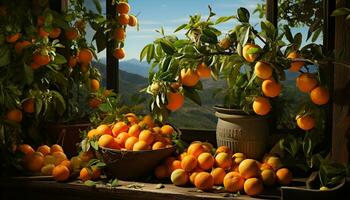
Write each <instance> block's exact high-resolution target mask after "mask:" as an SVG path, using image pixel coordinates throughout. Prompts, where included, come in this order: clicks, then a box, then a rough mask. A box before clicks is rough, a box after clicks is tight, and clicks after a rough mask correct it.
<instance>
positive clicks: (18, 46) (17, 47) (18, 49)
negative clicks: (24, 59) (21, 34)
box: [15, 40, 32, 54]
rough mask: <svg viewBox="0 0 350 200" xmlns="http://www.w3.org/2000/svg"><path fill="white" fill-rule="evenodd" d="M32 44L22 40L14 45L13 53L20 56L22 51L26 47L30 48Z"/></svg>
mask: <svg viewBox="0 0 350 200" xmlns="http://www.w3.org/2000/svg"><path fill="white" fill-rule="evenodd" d="M31 44H32V43H30V42H29V41H27V40H23V41H20V42H17V43H16V45H15V51H16V53H18V54H21V53H22V52H23V49H25V48H26V47H28V46H30V45H31Z"/></svg>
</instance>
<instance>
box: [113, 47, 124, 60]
mask: <svg viewBox="0 0 350 200" xmlns="http://www.w3.org/2000/svg"><path fill="white" fill-rule="evenodd" d="M113 56H114V57H115V58H116V59H119V60H121V59H123V58H124V57H125V51H124V49H123V48H116V49H114V52H113Z"/></svg>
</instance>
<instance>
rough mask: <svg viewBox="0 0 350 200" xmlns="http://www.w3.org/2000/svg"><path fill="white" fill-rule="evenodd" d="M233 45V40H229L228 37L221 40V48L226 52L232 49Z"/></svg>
mask: <svg viewBox="0 0 350 200" xmlns="http://www.w3.org/2000/svg"><path fill="white" fill-rule="evenodd" d="M231 44H232V41H231V39H230V38H228V37H226V38H224V39H222V40H220V42H219V46H220V47H221V48H222V49H225V50H226V49H228V48H230V46H231Z"/></svg>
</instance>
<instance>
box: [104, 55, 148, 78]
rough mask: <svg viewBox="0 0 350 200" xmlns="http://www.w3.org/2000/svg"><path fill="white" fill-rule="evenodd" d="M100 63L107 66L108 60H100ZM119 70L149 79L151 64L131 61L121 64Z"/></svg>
mask: <svg viewBox="0 0 350 200" xmlns="http://www.w3.org/2000/svg"><path fill="white" fill-rule="evenodd" d="M98 62H100V63H103V64H106V58H105V57H103V58H100V59H99V60H98ZM119 69H120V70H123V71H125V72H129V73H132V74H137V75H140V76H142V77H148V69H149V64H148V63H147V62H145V61H143V62H140V61H139V60H137V59H130V60H126V61H120V62H119Z"/></svg>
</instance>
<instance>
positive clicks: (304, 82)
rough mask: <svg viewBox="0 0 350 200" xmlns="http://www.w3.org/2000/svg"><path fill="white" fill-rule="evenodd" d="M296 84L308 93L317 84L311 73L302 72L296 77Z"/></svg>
mask: <svg viewBox="0 0 350 200" xmlns="http://www.w3.org/2000/svg"><path fill="white" fill-rule="evenodd" d="M296 86H297V88H298V89H299V90H300V91H301V92H305V93H309V92H311V90H313V89H314V88H315V87H316V86H317V80H316V78H315V76H314V75H313V74H311V73H302V74H300V75H299V76H298V77H297V79H296Z"/></svg>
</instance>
